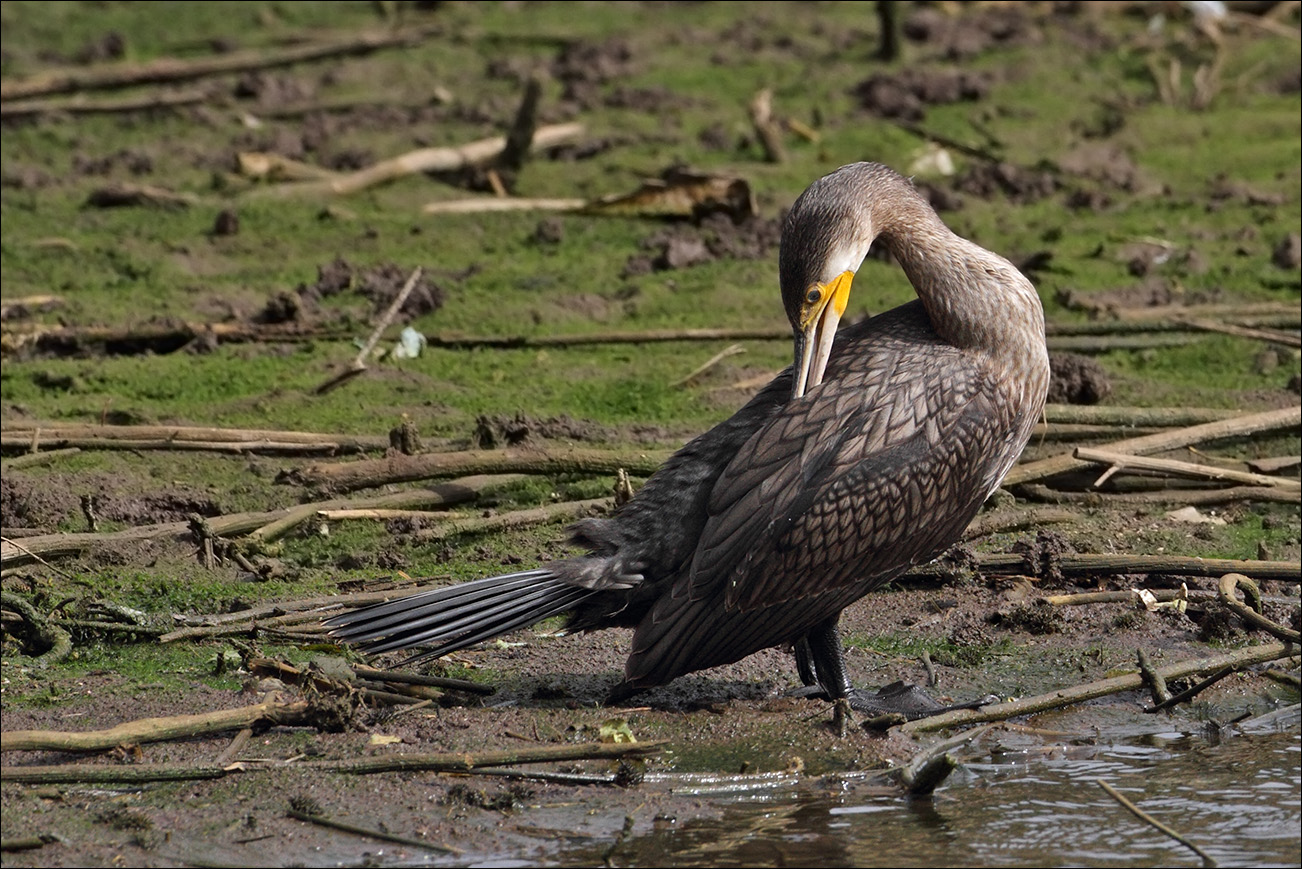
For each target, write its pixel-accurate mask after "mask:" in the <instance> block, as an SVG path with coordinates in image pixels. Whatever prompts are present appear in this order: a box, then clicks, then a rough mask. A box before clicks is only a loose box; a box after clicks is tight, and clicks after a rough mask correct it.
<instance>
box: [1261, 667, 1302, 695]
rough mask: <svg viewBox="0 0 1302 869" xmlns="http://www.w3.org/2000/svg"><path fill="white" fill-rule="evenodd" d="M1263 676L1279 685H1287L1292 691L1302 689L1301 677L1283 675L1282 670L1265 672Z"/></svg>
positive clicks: (1288, 674) (1293, 674)
mask: <svg viewBox="0 0 1302 869" xmlns="http://www.w3.org/2000/svg"><path fill="white" fill-rule="evenodd" d="M1263 675H1264V676H1265V677H1266V678H1267V679H1272V680H1274V681H1276V682H1278V683H1279V684H1281V685H1287V686H1288V687H1290V688H1292V689H1293V690H1294V691H1297V690H1299V689H1302V677H1299V676H1298V675H1297V674H1296V673H1285V672H1284V671H1283V670H1267V671H1266V672H1265V673H1264V674H1263Z"/></svg>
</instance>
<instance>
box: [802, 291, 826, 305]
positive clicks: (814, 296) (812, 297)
mask: <svg viewBox="0 0 1302 869" xmlns="http://www.w3.org/2000/svg"><path fill="white" fill-rule="evenodd" d="M821 298H823V293H822V291H821V290H819V289H818V288H817V287H815V288H814V289H812V290H810V291H809V293H808V294H807V295H806V296H805V301H806V302H808V303H809V304H811V305H813V304H816V303H817V302H818V300H819V299H821Z"/></svg>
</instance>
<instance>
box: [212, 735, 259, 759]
mask: <svg viewBox="0 0 1302 869" xmlns="http://www.w3.org/2000/svg"><path fill="white" fill-rule="evenodd" d="M252 738H253V728H252V727H246V728H244V729H243V730H241V731H240V732H239V733H237V734H235V738H234V739H232V740H231V743H230V745H228V746H226V748H225V749H224V750H223V751H222V753H221V754H219V755H217V759H216V760H214V761H213V763H215V764H217V765H218V766H226V765H227V764H228V763H230V762H231V761H232V760H234V759H235V755H237V754H239V753H240V752H241V751H243V750H244V746H246V745H248V744H249V740H250V739H252Z"/></svg>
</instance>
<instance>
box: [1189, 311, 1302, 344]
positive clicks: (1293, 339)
mask: <svg viewBox="0 0 1302 869" xmlns="http://www.w3.org/2000/svg"><path fill="white" fill-rule="evenodd" d="M1181 322H1183V323H1184V324H1186V325H1188V326H1190V327H1192V328H1194V329H1202V330H1204V331H1207V332H1220V333H1222V334H1225V335H1235V336H1237V337H1239V338H1255V339H1256V340H1258V341H1269V342H1271V343H1272V344H1283V345H1284V346H1285V347H1302V336H1298V335H1294V334H1293V333H1291V332H1285V331H1283V330H1282V329H1252V328H1249V327H1247V326H1236V325H1234V324H1233V323H1218V322H1216V321H1215V320H1205V319H1202V318H1198V317H1189V318H1187V319H1184V320H1182V321H1181Z"/></svg>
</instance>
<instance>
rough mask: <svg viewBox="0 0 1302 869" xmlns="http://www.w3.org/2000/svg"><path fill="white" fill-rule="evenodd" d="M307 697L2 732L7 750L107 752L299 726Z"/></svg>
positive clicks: (0, 746) (1, 739)
mask: <svg viewBox="0 0 1302 869" xmlns="http://www.w3.org/2000/svg"><path fill="white" fill-rule="evenodd" d="M308 712H309V704H308V701H306V700H297V701H294V702H293V703H282V702H280V701H279V700H267V701H266V702H263V703H258V704H256V705H254V706H243V707H240V708H238V709H221V710H218V711H216V712H203V713H200V714H198V715H171V716H167V717H162V718H142V719H140V720H138V721H128V722H126V723H124V724H119V725H117V726H116V727H110V728H109V729H107V730H91V731H83V732H75V733H74V732H66V731H55V730H10V731H7V732H5V733H0V752H4V751H105V750H107V749H110V748H115V747H117V746H119V745H132V744H140V743H146V742H163V741H165V740H169V739H181V738H185V737H192V736H207V735H209V734H213V733H221V732H222V731H223V730H240V729H242V728H245V727H253V726H255V725H257V724H262V723H271V724H281V725H297V724H302V723H305V722H306V721H307V715H308Z"/></svg>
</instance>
